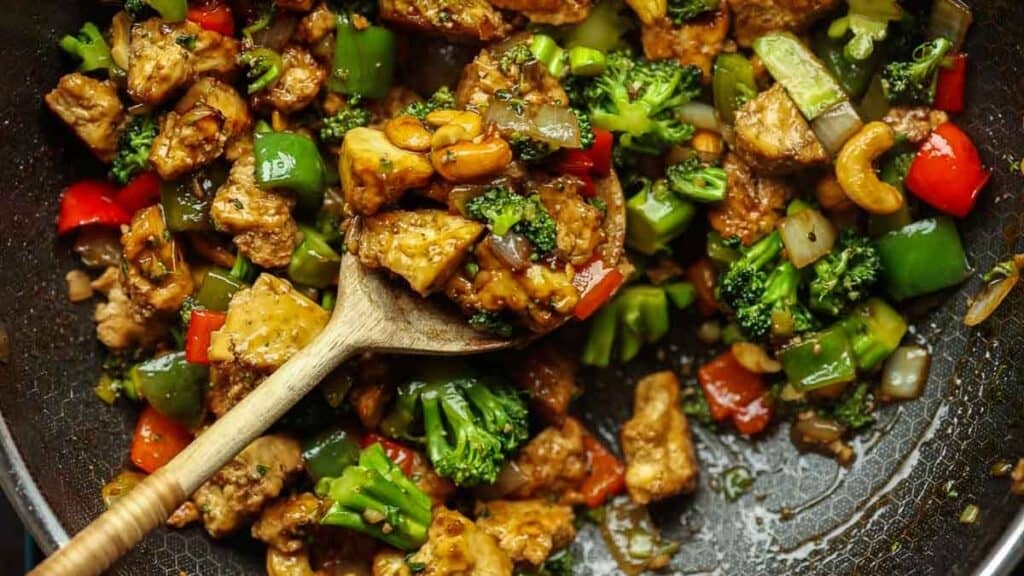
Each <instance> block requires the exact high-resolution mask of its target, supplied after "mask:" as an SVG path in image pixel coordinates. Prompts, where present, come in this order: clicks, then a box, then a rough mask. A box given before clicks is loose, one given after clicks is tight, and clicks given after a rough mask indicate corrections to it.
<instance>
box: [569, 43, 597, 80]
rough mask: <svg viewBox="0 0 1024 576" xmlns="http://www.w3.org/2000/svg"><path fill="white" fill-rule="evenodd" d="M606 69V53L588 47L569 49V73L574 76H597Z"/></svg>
mask: <svg viewBox="0 0 1024 576" xmlns="http://www.w3.org/2000/svg"><path fill="white" fill-rule="evenodd" d="M604 67H605V57H604V52H601V51H600V50H594V49H593V48H587V47H586V46H574V47H572V48H570V49H569V71H570V72H572V74H573V75H574V76H597V75H598V74H600V73H602V72H604Z"/></svg>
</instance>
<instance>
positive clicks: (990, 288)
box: [964, 267, 1020, 326]
mask: <svg viewBox="0 0 1024 576" xmlns="http://www.w3.org/2000/svg"><path fill="white" fill-rule="evenodd" d="M1013 271H1014V273H1013V274H1011V275H1010V276H1007V277H1006V278H1002V279H1000V280H997V281H995V282H992V283H989V284H988V285H986V286H985V287H984V288H982V290H981V292H979V293H978V295H977V296H975V297H974V298H972V299H971V306H970V308H968V309H967V315H966V316H964V324H966V325H968V326H977V325H978V324H981V323H982V322H984V321H985V320H987V319H988V317H989V316H991V315H992V313H993V312H995V311H996V308H999V305H1000V304H1002V303H1003V300H1005V299H1006V297H1007V296H1009V295H1010V292H1012V291H1013V287H1014V286H1016V285H1017V282H1019V281H1020V273H1019V272H1018V271H1017V268H1016V267H1014V268H1013Z"/></svg>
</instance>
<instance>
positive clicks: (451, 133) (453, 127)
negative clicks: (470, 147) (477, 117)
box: [430, 124, 473, 150]
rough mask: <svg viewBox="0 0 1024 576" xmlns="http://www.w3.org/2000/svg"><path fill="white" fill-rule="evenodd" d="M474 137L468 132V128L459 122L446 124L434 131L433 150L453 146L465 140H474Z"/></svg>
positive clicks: (431, 146) (431, 143) (431, 145)
mask: <svg viewBox="0 0 1024 576" xmlns="http://www.w3.org/2000/svg"><path fill="white" fill-rule="evenodd" d="M472 139H473V137H471V136H469V134H467V133H466V129H465V128H463V127H462V126H459V125H458V124H445V125H444V126H441V127H440V128H438V129H437V131H436V132H434V135H433V136H432V137H431V139H430V148H431V150H437V149H438V148H444V147H445V146H451V145H452V144H456V143H458V142H462V141H463V140H472Z"/></svg>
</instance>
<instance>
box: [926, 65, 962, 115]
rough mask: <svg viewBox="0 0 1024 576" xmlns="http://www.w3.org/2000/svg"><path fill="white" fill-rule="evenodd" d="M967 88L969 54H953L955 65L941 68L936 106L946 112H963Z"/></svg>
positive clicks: (936, 92) (936, 93)
mask: <svg viewBox="0 0 1024 576" xmlns="http://www.w3.org/2000/svg"><path fill="white" fill-rule="evenodd" d="M966 88H967V54H963V53H961V54H956V55H954V56H953V65H952V66H950V67H949V68H939V80H938V83H937V85H936V87H935V102H934V104H933V105H934V106H935V108H937V109H939V110H943V111H945V112H952V113H957V112H963V110H964V93H965V91H966Z"/></svg>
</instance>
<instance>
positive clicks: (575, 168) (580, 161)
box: [559, 150, 594, 176]
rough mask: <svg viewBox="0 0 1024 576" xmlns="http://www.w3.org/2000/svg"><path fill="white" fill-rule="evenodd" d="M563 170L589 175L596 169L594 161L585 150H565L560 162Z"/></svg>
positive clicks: (567, 172) (574, 174)
mask: <svg viewBox="0 0 1024 576" xmlns="http://www.w3.org/2000/svg"><path fill="white" fill-rule="evenodd" d="M559 167H560V168H561V171H562V172H564V173H566V174H572V175H573V176H589V175H590V171H591V170H593V169H594V161H593V160H592V159H591V158H590V155H589V154H587V153H586V152H584V151H583V150H565V151H564V152H563V153H562V161H561V163H560V164H559Z"/></svg>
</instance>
